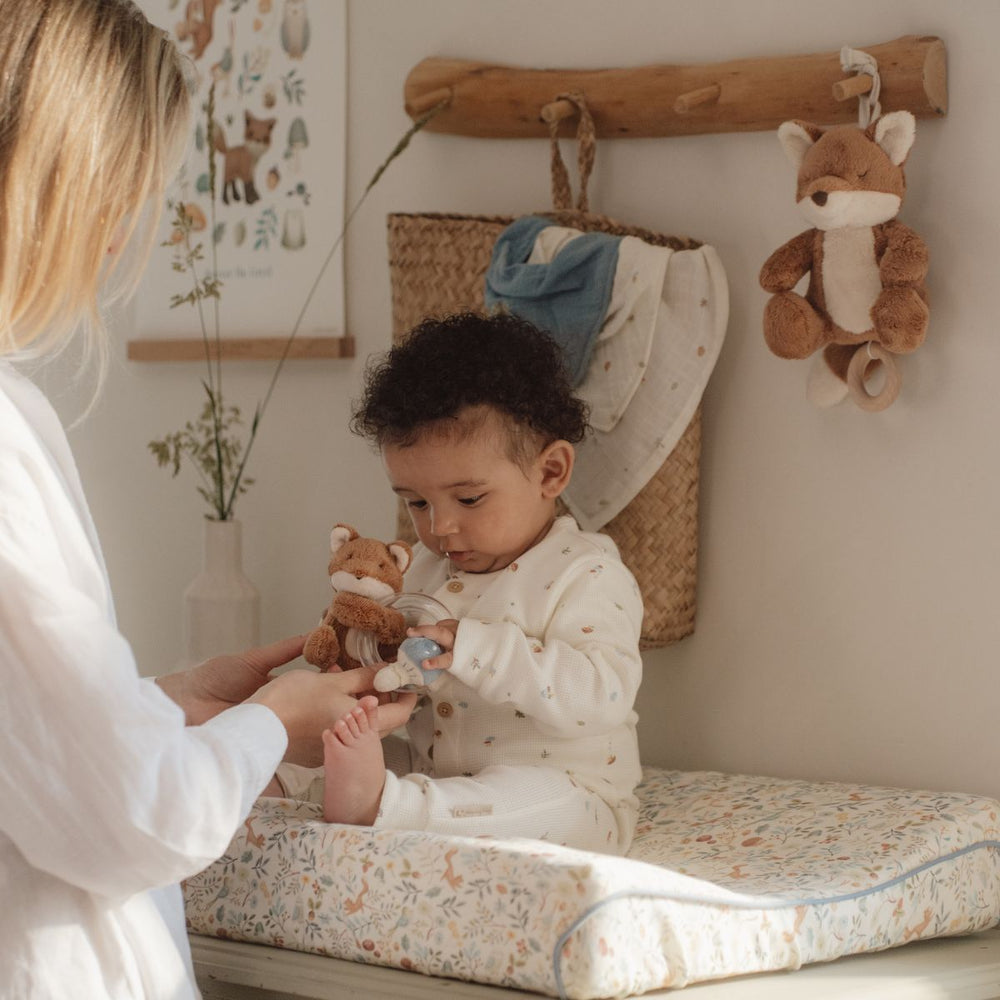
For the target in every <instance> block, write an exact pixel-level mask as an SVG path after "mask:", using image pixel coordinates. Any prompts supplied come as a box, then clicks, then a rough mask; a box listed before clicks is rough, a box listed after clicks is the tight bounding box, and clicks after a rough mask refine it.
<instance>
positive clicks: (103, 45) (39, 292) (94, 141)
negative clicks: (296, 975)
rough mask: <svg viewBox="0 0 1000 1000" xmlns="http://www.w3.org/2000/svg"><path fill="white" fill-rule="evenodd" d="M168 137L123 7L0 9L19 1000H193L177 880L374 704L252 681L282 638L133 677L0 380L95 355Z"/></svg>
mask: <svg viewBox="0 0 1000 1000" xmlns="http://www.w3.org/2000/svg"><path fill="white" fill-rule="evenodd" d="M187 122H188V96H187V88H186V85H185V80H184V73H183V68H182V65H181V61H180V59H179V57H178V55H177V52H176V50H175V49H174V47H173V46H172V44H171V43H170V42H169V40H168V39H167V38H166V36H165V35H164V33H163V32H162V31H160V30H158V29H156V28H154V27H153V26H151V25H150V24H149V23H148V22H147V21H146V19H145V17H144V16H143V15H142V13H141V12H140V11H139V9H138V8H137V7H136V6H135V4H134V3H132V2H131V0H0V730H2V732H3V737H2V739H3V742H2V746H3V750H2V756H0V801H2V803H3V805H2V807H0V897H2V900H3V908H2V912H0V995H2V996H4V997H11V998H18V1000H21V998H31V1000H41V998H55V997H59V998H65V997H71V996H72V997H81V998H86V1000H99V998H102V997H114V998H116V1000H120V998H121V1000H124V998H131V997H144V998H151V997H162V998H170V1000H183V998H187V997H196V996H197V995H198V993H197V988H196V987H195V985H194V980H193V976H192V972H191V961H190V952H189V950H188V946H187V942H186V938H185V934H184V919H183V912H182V907H181V898H180V890H179V888H178V886H177V882H178V880H179V879H182V878H184V877H185V876H188V875H191V874H193V873H195V872H196V871H198V870H199V869H200V868H202V867H204V865H206V864H207V863H208V862H210V861H211V860H212V859H213V858H215V857H217V856H218V855H219V854H220V853H222V851H223V850H224V849H225V847H226V846H227V844H228V842H229V840H230V838H231V837H232V835H233V833H234V832H235V830H236V829H237V828H238V826H239V825H240V823H241V822H242V820H243V819H244V817H245V816H246V814H247V812H248V810H249V808H250V805H251V803H252V802H253V800H254V798H255V797H256V796H257V795H258V794H259V793H260V792H261V790H262V789H263V788H264V786H265V785H266V784H267V782H268V780H269V779H270V777H271V775H272V774H273V773H274V770H275V767H276V765H277V764H278V762H279V761H280V760H281V758H282V756H283V755H285V754H286V751H288V749H289V747H293V748H294V749H296V750H297V751H300V752H298V753H296V754H289V756H295V757H298V759H300V760H301V761H302V762H303V763H305V762H309V761H310V754H315V757H314V759H313V760H312V762H318V760H319V758H320V757H321V754H322V747H321V742H320V734H321V733H322V731H323V730H324V729H325V728H326V727H327V726H330V725H332V724H333V722H334V721H335V720H336V719H338V718H339V717H341V716H342V715H343V714H344V713H345V712H346V711H348V710H349V709H350V707H351V706H352V705H353V704H354V703H355V698H354V697H352V696H353V695H354V694H360V689H361V688H362V687H364V686H368V687H370V683H371V676H370V672H368V673H366V672H364V671H355V672H352V673H350V674H340V675H336V674H317V673H314V672H311V671H306V670H292V671H288V672H286V673H284V674H282V675H281V676H279V677H278V678H277V679H274V680H268V674H269V672H270V671H271V670H272V669H273V668H274V667H277V666H279V665H282V664H284V663H287V662H289V661H291V660H292V659H294V658H295V657H296V656H298V655H299V653H300V652H301V648H302V639H301V638H292V639H288V640H285V641H282V642H278V643H275V644H274V645H272V646H268V647H266V648H262V649H258V650H251V651H249V652H247V653H244V654H242V655H240V656H232V657H226V658H219V659H216V660H212V661H209V662H208V663H205V664H202V665H201V666H200V667H196V668H195V669H193V670H191V671H188V672H187V673H182V674H174V675H169V676H167V677H165V678H161V679H160V680H159V681H158V682H153V681H151V680H148V679H141V678H140V677H139V675H138V672H137V670H136V667H135V664H134V661H133V658H132V653H131V651H130V648H129V646H128V644H127V642H126V641H125V639H124V638H123V637H122V636H121V635H120V634H119V633H118V631H117V629H116V627H115V623H114V612H113V609H112V604H111V598H110V594H109V591H108V584H107V576H106V573H105V570H104V566H103V563H102V561H101V556H100V550H99V547H98V544H97V540H96V538H95V537H94V529H93V524H92V522H91V519H90V516H89V514H88V511H87V506H86V502H85V500H84V497H83V492H82V489H81V486H80V480H79V477H78V475H77V471H76V468H75V465H74V463H73V459H72V456H71V455H70V451H69V447H68V444H67V441H66V437H65V435H64V433H63V430H62V428H61V427H60V425H59V421H58V419H57V417H56V415H55V413H54V412H53V410H52V409H51V408H50V406H49V404H48V403H47V401H46V400H45V398H44V397H43V396H42V394H41V393H40V392H39V391H38V390H37V389H36V388H35V386H34V385H33V384H32V383H31V382H29V381H28V380H27V379H26V378H24V377H22V376H21V375H19V374H18V373H17V372H16V370H15V367H14V364H15V363H16V362H17V361H18V360H20V359H24V358H29V357H33V358H37V357H40V356H42V355H43V354H45V353H46V352H52V351H55V350H58V349H59V348H60V347H61V346H63V345H64V344H65V343H66V341H67V340H68V339H69V337H70V336H71V335H72V333H73V331H74V330H75V329H76V328H78V327H80V326H82V327H83V329H84V335H85V336H87V337H88V339H89V343H90V346H91V347H92V348H93V349H94V350H95V351H96V352H97V353H98V354H99V353H100V352H101V351H102V349H103V345H104V332H103V329H102V326H101V320H100V310H99V306H98V302H99V300H100V298H101V297H102V296H103V295H105V294H106V293H107V289H108V282H109V280H110V281H112V282H114V283H115V287H116V288H117V290H118V291H119V292H121V291H127V290H128V289H129V286H130V283H131V281H130V279H132V278H134V277H135V275H134V273H133V274H127V273H123V268H122V267H121V265H122V263H123V260H124V259H125V258H124V256H123V254H124V248H125V247H126V246H129V248H130V249H129V253H128V259H129V261H130V262H138V263H139V264H140V265H141V263H142V262H143V261H144V260H145V258H146V254H145V252H144V251H145V250H146V249H147V248H148V245H149V243H150V240H151V233H152V231H153V227H154V224H155V219H154V218H152V216H155V215H156V214H157V212H156V208H157V206H158V205H160V204H161V203H162V195H163V190H164V185H165V183H166V182H167V181H168V180H169V179H170V176H171V173H172V171H173V170H174V168H175V166H176V164H177V163H178V162H179V160H180V157H181V154H182V151H183V138H182V137H183V136H184V135H186V133H187ZM125 270H127V269H125ZM134 270H135V269H134V268H133V271H134ZM410 707H411V706H410V704H408V703H405V702H404V703H401V704H400V705H399V706H398V707H397V708H394V709H392V711H393V712H395V713H398V716H399V717H398V719H394V720H387V725H390V724H399V723H401V722H403V721H405V718H406V716H407V715H408V714H409V708H410Z"/></svg>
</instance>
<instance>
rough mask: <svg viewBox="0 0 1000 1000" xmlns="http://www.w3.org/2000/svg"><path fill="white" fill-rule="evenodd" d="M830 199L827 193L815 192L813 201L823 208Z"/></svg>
mask: <svg viewBox="0 0 1000 1000" xmlns="http://www.w3.org/2000/svg"><path fill="white" fill-rule="evenodd" d="M828 197H829V195H828V194H827V193H826V192H825V191H814V192H813V196H812V200H813V201H814V202H816V204H817V205H819V207H820V208H822V207H823V206H824V205H825V204H826V199H827V198H828Z"/></svg>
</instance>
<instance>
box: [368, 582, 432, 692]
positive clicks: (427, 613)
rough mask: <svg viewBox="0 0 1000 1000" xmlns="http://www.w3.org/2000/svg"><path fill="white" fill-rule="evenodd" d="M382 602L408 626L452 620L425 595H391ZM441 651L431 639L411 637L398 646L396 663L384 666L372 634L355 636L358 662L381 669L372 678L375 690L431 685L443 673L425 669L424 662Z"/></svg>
mask: <svg viewBox="0 0 1000 1000" xmlns="http://www.w3.org/2000/svg"><path fill="white" fill-rule="evenodd" d="M383 603H384V604H387V605H388V606H389V607H393V608H396V610H397V611H401V612H402V614H403V618H404V620H405V621H406V624H407V625H413V626H416V625H433V624H435V623H437V622H439V621H442V620H443V619H445V618H450V617H451V612H450V611H449V610H448V609H447V608H446V607H445V606H444V605H443V604H442V603H441V602H440V601H436V600H434V598H433V597H428V596H427V595H426V594H393V595H392V596H391V597H389V598H387V599H386V600H385V601H384V602H383ZM442 652H443V650H442V649H441V647H440V646H439V645H438V644H437V643H436V642H434V640H433V639H428V638H426V637H425V636H419V635H418V636H411V637H410V638H409V639H404V640H403V641H402V642H401V643H400V644H399V649H398V650H397V651H396V660H395V662H393V663H385V662H384V661H383V660H382V658H381V657H380V656H379V652H378V642H377V641H376V639H375V635H374V633H372V632H360V633H359V634H358V659H359V660H360V661H361V662H362V663H363V664H364V665H365V666H366V667H381V669H380V670H379V672H378V673H377V674H376V675H375V680H374V684H375V690H376V691H381V692H385V691H415V690H419V689H421V688H426V687H428V686H430V685H431V684H433V683H434V681H435V680H437V678H438V677H439V676H440V675H441V674H443V673H444V671H443V670H425V669H424V667H423V663H424V660H427V659H430V657H432V656H440V655H441V653H442Z"/></svg>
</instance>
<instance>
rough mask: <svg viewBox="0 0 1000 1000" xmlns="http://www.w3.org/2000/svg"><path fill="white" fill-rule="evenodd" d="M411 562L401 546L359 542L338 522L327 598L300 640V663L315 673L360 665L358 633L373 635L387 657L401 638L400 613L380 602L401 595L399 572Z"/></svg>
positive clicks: (398, 543)
mask: <svg viewBox="0 0 1000 1000" xmlns="http://www.w3.org/2000/svg"><path fill="white" fill-rule="evenodd" d="M412 558H413V551H412V550H411V548H410V546H409V545H407V544H406V542H403V541H396V542H390V543H388V544H386V543H385V542H380V541H379V540H378V539H377V538H361V537H359V536H358V533H357V531H355V529H354V528H352V527H351V526H350V525H347V524H338V525H337V526H336V527H335V528H334V529H333V531H331V532H330V563H329V573H330V586H331V587H333V600H332V601H331V603H330V607H329V608H328V609H327V610H326V612H325V613H324V615H323V618H322V621H321V622H320V624H319V625H318V626H317V627H316V628H314V629H313V630H312V631H311V632H310V633H309V635H308V636H307V638H306V644H305V649H304V651H303V654H302V655H303V657H304V658H305V660H306V662H307V663H311V664H313V666H317V667H319V668H320V669H321V670H351V669H353V668H354V667H360V666H361V661H360V660H359V659H358V658H357V653H358V648H357V632H359V631H361V632H371V633H373V634H374V636H375V639H376V641H377V642H378V644H379V650H380V653H382V654H383V655H384V656H385V657H388V656H391V655H392V653H394V652H395V648H396V647H397V646H398V645H399V644H400V643H401V642H402V641H403V640H404V639H405V638H406V621H405V619H404V617H403V614H402V612H400V611H398V610H396V609H395V608H390V607H386V606H385V605H384V604H382V603H380V601H381V600H384V599H385V598H388V597H391V596H392V595H393V594H398V593H400V592H401V591H402V589H403V573H405V572H406V569H407V567H408V566H409V565H410V560H411V559H412ZM389 647H391V651H390V648H389Z"/></svg>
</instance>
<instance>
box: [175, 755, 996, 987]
mask: <svg viewBox="0 0 1000 1000" xmlns="http://www.w3.org/2000/svg"><path fill="white" fill-rule="evenodd" d="M638 794H639V797H640V801H641V813H640V818H639V824H638V828H637V832H636V837H635V841H634V843H633V845H632V848H631V850H630V852H629V855H628V856H627V857H625V858H615V857H610V856H605V855H599V854H591V853H587V852H583V851H574V850H570V849H568V848H561V847H555V846H550V845H548V844H545V843H543V842H540V841H531V840H520V841H510V840H508V841H498V840H494V839H492V838H486V837H481V838H459V837H444V836H440V835H437V834H429V833H409V832H402V831H393V830H387V831H373V830H371V829H368V828H365V827H350V826H340V825H332V824H327V823H323V822H322V821H321V820H320V819H319V817H318V809H317V808H316V807H314V806H311V805H309V804H306V803H301V802H292V801H289V800H285V799H261V800H260V801H259V802H258V803H257V805H256V806H255V807H254V809H253V811H252V813H251V815H250V817H249V818H248V820H247V822H246V824H245V825H244V829H243V830H242V832H241V833H240V834H238V835H237V836H236V837H235V838H234V839H233V842H232V843H231V845H230V847H229V850H228V851H227V853H226V854H225V855H224V856H223V857H222V858H220V859H219V860H218V861H216V862H215V863H214V864H212V865H211V866H210V867H209V868H207V869H206V870H205V871H204V872H202V873H201V874H200V875H198V876H196V877H194V878H191V879H189V880H188V881H187V882H186V884H185V886H184V897H185V905H186V910H187V920H188V928H189V930H190V931H192V932H194V933H198V934H207V935H211V936H215V937H222V938H230V939H233V940H241V941H251V942H258V943H261V944H268V945H274V946H278V947H283V948H291V949H295V950H299V951H307V952H315V953H318V954H322V955H332V956H334V957H337V958H346V959H351V960H354V961H358V962H367V963H377V964H381V965H390V966H396V967H398V968H404V969H411V970H414V971H417V972H424V973H428V974H432V975H437V976H448V977H453V978H458V979H467V980H473V981H476V982H481V983H487V984H493V985H499V986H505V987H510V988H515V989H521V990H533V991H536V992H539V993H544V994H548V995H550V996H560V997H569V998H574V1000H592V998H598V997H613V996H618V997H622V996H629V995H634V994H641V993H643V992H646V991H648V990H651V989H657V988H664V987H680V986H684V985H686V984H688V983H692V982H696V981H700V980H706V979H715V978H720V977H725V976H733V975H741V974H745V973H750V972H762V971H768V970H776V969H793V968H797V967H798V966H800V965H802V964H804V963H807V962H818V961H826V960H829V959H833V958H838V957H840V956H842V955H848V954H855V953H858V952H866V951H876V950H880V949H885V948H891V947H894V946H896V945H902V944H906V943H907V942H910V941H916V940H921V939H924V938H930V937H937V936H944V935H955V934H963V933H967V932H972V931H978V930H983V929H985V928H988V927H991V926H994V925H995V924H997V923H998V921H1000V837H998V822H1000V802H997V801H995V800H993V799H988V798H982V797H977V796H973V795H962V794H945V793H939V792H921V791H904V790H900V789H894V788H877V787H870V786H860V785H847V784H836V783H826V782H824V783H814V782H804V781H790V780H779V779H771V778H757V777H746V776H733V775H723V774H717V773H714V772H678V771H667V770H660V769H649V768H647V769H646V771H645V773H644V778H643V782H642V784H641V786H640V787H639V789H638Z"/></svg>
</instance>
